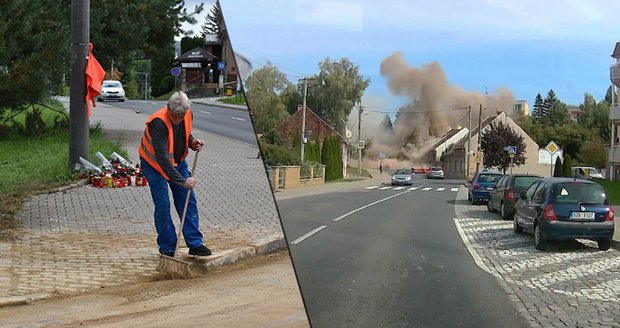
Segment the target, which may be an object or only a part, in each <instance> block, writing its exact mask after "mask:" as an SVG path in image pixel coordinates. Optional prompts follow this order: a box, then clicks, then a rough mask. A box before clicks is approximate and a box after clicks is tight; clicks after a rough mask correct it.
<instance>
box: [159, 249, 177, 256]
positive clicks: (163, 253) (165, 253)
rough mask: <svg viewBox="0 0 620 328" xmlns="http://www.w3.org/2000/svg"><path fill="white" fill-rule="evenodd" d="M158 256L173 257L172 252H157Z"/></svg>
mask: <svg viewBox="0 0 620 328" xmlns="http://www.w3.org/2000/svg"><path fill="white" fill-rule="evenodd" d="M159 254H161V255H166V256H170V257H174V251H162V250H160V251H159Z"/></svg>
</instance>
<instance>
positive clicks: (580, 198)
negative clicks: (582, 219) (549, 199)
mask: <svg viewBox="0 0 620 328" xmlns="http://www.w3.org/2000/svg"><path fill="white" fill-rule="evenodd" d="M553 200H554V202H555V203H556V204H579V203H589V204H605V202H606V200H607V194H606V193H605V190H604V189H603V187H601V186H599V185H597V184H594V183H580V182H567V183H558V184H555V185H553Z"/></svg>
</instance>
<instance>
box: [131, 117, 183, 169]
mask: <svg viewBox="0 0 620 328" xmlns="http://www.w3.org/2000/svg"><path fill="white" fill-rule="evenodd" d="M156 118H159V119H161V120H162V121H164V123H166V127H167V128H168V159H169V160H170V162H172V164H173V165H174V167H176V166H177V165H178V163H176V162H175V161H174V140H173V137H172V122H171V121H170V118H168V107H167V106H166V107H164V108H162V109H160V110H158V111H156V112H155V113H154V114H153V115H151V117H149V119H148V120H147V121H146V129H144V135H143V136H142V141H141V142H140V147H139V148H138V153H139V154H140V157H142V158H144V159H145V160H146V161H147V162H148V163H149V164H150V165H151V166H152V167H153V168H154V169H155V170H157V172H159V173H161V175H162V176H163V177H164V178H166V180H170V178H169V177H168V176H167V175H166V173H164V170H163V169H162V168H161V166H159V163H157V157H156V156H155V147H153V139H152V138H151V133H150V132H149V123H151V121H153V120H154V119H156ZM183 123H184V124H185V151H184V152H183V156H181V161H183V160H184V159H185V157H186V156H187V147H188V142H189V135H190V132H191V131H192V114H191V112H190V110H189V109H188V110H187V113H186V114H185V119H184V120H183Z"/></svg>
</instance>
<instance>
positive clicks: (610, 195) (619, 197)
mask: <svg viewBox="0 0 620 328" xmlns="http://www.w3.org/2000/svg"><path fill="white" fill-rule="evenodd" d="M594 181H596V183H598V184H600V185H601V186H603V188H605V191H607V200H608V201H609V203H610V204H612V205H620V181H609V180H605V179H596V180H594Z"/></svg>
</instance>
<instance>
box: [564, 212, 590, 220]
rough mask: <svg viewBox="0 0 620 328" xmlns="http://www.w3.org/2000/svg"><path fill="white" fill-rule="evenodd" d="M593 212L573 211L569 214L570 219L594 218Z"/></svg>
mask: <svg viewBox="0 0 620 328" xmlns="http://www.w3.org/2000/svg"><path fill="white" fill-rule="evenodd" d="M594 216H595V213H594V212H573V213H571V214H570V218H571V220H594Z"/></svg>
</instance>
